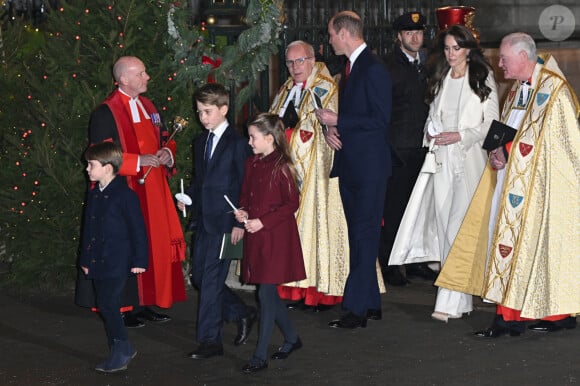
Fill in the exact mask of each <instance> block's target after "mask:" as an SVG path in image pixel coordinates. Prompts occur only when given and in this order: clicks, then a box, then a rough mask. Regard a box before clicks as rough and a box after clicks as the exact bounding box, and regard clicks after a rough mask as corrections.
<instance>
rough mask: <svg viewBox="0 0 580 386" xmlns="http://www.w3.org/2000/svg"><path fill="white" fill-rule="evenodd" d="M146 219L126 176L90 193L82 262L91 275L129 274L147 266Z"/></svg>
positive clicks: (102, 276) (103, 276)
mask: <svg viewBox="0 0 580 386" xmlns="http://www.w3.org/2000/svg"><path fill="white" fill-rule="evenodd" d="M148 256H149V251H148V244H147V232H146V230H145V221H144V220H143V215H142V214H141V206H140V204H139V199H138V198H137V195H136V194H135V192H133V191H132V190H131V189H129V187H128V186H127V183H126V182H125V180H124V179H123V178H119V177H116V178H114V179H113V180H112V181H111V182H110V183H109V185H107V187H106V188H105V189H104V190H103V191H102V192H101V191H100V190H99V187H98V184H95V187H94V188H92V189H91V190H90V191H89V192H88V195H87V207H86V211H85V215H84V223H83V235H82V242H81V251H80V256H79V265H80V266H82V267H87V268H88V269H89V274H88V278H89V279H111V278H120V277H127V276H129V275H130V274H131V272H130V270H131V268H134V267H138V268H147V266H148Z"/></svg>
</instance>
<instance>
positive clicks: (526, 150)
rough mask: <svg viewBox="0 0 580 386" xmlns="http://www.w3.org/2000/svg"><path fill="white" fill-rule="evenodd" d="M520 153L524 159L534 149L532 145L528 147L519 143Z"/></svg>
mask: <svg viewBox="0 0 580 386" xmlns="http://www.w3.org/2000/svg"><path fill="white" fill-rule="evenodd" d="M519 148H520V153H521V154H522V155H523V156H524V157H526V156H527V155H528V154H530V152H531V151H532V149H533V148H534V145H529V144H527V143H523V142H520V146H519Z"/></svg>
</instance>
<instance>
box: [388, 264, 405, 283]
mask: <svg viewBox="0 0 580 386" xmlns="http://www.w3.org/2000/svg"><path fill="white" fill-rule="evenodd" d="M383 276H384V278H385V281H386V282H387V284H388V285H393V286H396V287H402V286H405V285H407V284H408V283H410V282H409V280H408V279H407V278H406V277H405V275H403V273H402V272H401V266H400V265H390V266H388V267H386V268H383Z"/></svg>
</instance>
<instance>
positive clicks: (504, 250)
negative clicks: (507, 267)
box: [498, 244, 513, 259]
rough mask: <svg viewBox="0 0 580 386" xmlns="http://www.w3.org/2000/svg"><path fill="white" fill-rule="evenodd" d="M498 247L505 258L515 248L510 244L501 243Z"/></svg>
mask: <svg viewBox="0 0 580 386" xmlns="http://www.w3.org/2000/svg"><path fill="white" fill-rule="evenodd" d="M498 249H499V254H500V255H501V257H503V258H504V259H505V258H506V257H508V256H509V254H510V253H511V252H512V249H513V248H512V247H510V246H508V245H504V244H500V245H499V246H498Z"/></svg>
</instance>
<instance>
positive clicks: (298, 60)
mask: <svg viewBox="0 0 580 386" xmlns="http://www.w3.org/2000/svg"><path fill="white" fill-rule="evenodd" d="M314 56H315V54H314V49H313V47H312V46H311V45H310V44H308V43H306V42H303V41H299V40H297V41H294V42H292V43H290V44H289V45H288V48H287V49H286V66H287V68H288V72H289V73H290V77H289V78H288V80H287V81H286V82H285V83H284V84H283V85H282V87H281V88H280V90H279V91H278V93H277V94H276V96H275V98H274V101H273V102H272V107H271V108H270V112H272V113H274V114H278V115H279V116H280V117H284V116H285V115H286V117H287V116H288V115H289V113H291V112H290V111H287V110H288V109H295V111H296V115H297V118H298V122H297V123H294V122H293V123H292V124H294V125H293V126H292V127H289V128H288V130H287V138H288V143H289V144H290V151H291V153H292V159H293V161H294V165H295V167H296V171H297V177H298V183H299V188H300V207H299V209H298V212H297V214H296V221H297V223H298V230H299V232H300V240H301V244H302V250H303V253H304V265H305V267H306V276H307V278H306V279H305V280H302V281H299V282H295V283H287V284H286V285H284V286H281V287H279V293H280V296H281V297H282V298H283V299H291V300H299V302H297V303H291V304H289V308H295V307H296V308H305V307H307V306H313V307H315V310H322V309H326V308H327V307H325V306H330V305H334V304H337V303H340V302H341V301H342V293H343V292H344V285H345V283H346V278H347V277H348V256H349V247H348V233H347V227H346V219H345V217H344V212H343V209H342V202H341V199H340V193H339V190H338V181H337V180H336V179H330V178H329V175H330V168H331V167H332V160H333V153H334V152H333V150H332V149H331V148H330V146H328V144H327V143H326V142H325V139H324V134H323V130H324V129H325V128H323V126H322V125H321V124H320V123H319V122H318V120H317V119H316V115H315V113H314V112H315V111H316V109H317V108H328V109H331V110H333V111H337V107H338V86H337V84H336V83H335V81H334V79H333V78H332V76H331V75H330V73H329V72H328V69H327V68H326V66H325V65H324V63H319V62H316V61H315V57H314ZM284 120H285V121H286V122H285V123H286V124H287V126H290V125H291V124H289V123H288V122H287V119H284Z"/></svg>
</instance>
